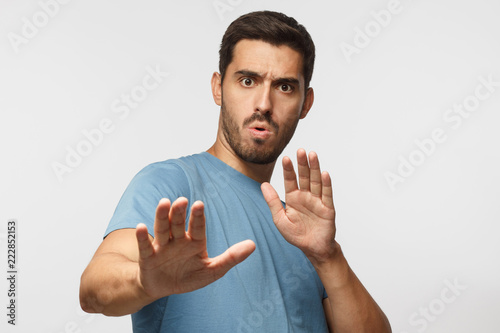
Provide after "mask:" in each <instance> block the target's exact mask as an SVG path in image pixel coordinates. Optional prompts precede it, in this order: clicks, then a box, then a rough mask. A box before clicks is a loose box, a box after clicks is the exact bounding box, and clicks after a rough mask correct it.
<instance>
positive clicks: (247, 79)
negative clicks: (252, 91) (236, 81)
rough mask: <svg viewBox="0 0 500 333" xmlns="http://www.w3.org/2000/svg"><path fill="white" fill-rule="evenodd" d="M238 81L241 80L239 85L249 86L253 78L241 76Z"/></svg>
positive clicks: (251, 84) (252, 82) (252, 83)
mask: <svg viewBox="0 0 500 333" xmlns="http://www.w3.org/2000/svg"><path fill="white" fill-rule="evenodd" d="M240 82H241V85H242V86H244V87H251V86H253V85H254V83H255V82H254V80H253V79H251V78H249V77H245V78H243V79H242V80H241V81H240Z"/></svg>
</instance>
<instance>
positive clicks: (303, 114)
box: [300, 87, 314, 119]
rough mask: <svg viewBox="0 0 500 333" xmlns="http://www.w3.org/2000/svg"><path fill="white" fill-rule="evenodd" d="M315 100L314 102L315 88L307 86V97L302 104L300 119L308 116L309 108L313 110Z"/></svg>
mask: <svg viewBox="0 0 500 333" xmlns="http://www.w3.org/2000/svg"><path fill="white" fill-rule="evenodd" d="M313 102H314V90H313V88H311V87H309V88H307V91H306V98H305V99H304V105H303V106H302V111H301V112H300V119H304V118H305V117H306V116H307V114H308V113H309V110H311V107H312V105H313Z"/></svg>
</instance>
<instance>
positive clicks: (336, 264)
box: [315, 243, 391, 333]
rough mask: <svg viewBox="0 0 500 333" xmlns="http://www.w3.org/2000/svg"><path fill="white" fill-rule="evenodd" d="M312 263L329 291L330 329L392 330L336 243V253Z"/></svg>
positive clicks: (359, 330)
mask: <svg viewBox="0 0 500 333" xmlns="http://www.w3.org/2000/svg"><path fill="white" fill-rule="evenodd" d="M315 267H316V271H317V272H318V275H319V277H320V279H321V281H322V282H323V285H324V287H325V289H326V292H327V294H328V301H329V304H330V307H331V311H332V321H331V323H332V326H333V327H331V329H332V330H333V332H335V333H344V332H356V333H359V332H377V333H378V332H380V333H386V332H391V327H390V324H389V321H388V320H387V317H386V316H385V314H384V313H383V311H382V310H381V309H380V307H379V306H378V305H377V303H376V302H375V300H374V299H373V298H372V297H371V296H370V294H369V293H368V291H367V290H366V289H365V287H364V286H363V285H362V284H361V282H360V281H359V279H358V278H357V277H356V275H355V274H354V272H353V271H352V270H351V268H350V267H349V264H348V263H347V260H346V259H345V257H344V255H343V253H342V250H341V248H340V245H339V244H338V243H337V244H336V251H335V256H334V257H333V258H332V259H331V260H329V261H326V262H322V263H316V264H315Z"/></svg>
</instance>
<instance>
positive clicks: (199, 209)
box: [188, 201, 206, 241]
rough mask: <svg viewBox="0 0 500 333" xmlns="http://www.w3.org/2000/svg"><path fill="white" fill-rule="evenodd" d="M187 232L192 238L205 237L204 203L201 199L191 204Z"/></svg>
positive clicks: (200, 238) (199, 238) (202, 238)
mask: <svg viewBox="0 0 500 333" xmlns="http://www.w3.org/2000/svg"><path fill="white" fill-rule="evenodd" d="M188 233H189V235H190V236H191V239H193V240H197V241H200V240H204V239H205V238H206V235H205V213H204V205H203V202H201V201H196V202H195V203H194V204H193V205H192V206H191V215H190V216H189V225H188Z"/></svg>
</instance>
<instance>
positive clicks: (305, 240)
mask: <svg viewBox="0 0 500 333" xmlns="http://www.w3.org/2000/svg"><path fill="white" fill-rule="evenodd" d="M297 164H298V172H299V178H298V179H299V181H298V182H297V176H296V174H295V171H294V169H293V165H292V162H291V160H290V159H289V158H288V157H285V158H283V175H284V180H285V196H286V198H285V201H286V208H283V206H282V204H281V201H280V200H279V197H278V194H277V193H276V191H275V190H274V188H273V187H272V186H271V185H270V184H269V183H264V184H262V192H263V194H264V197H265V199H266V201H267V203H268V205H269V208H270V209H271V213H272V215H273V220H274V223H275V224H276V227H277V228H278V230H279V231H280V232H281V234H282V235H283V237H284V238H285V239H286V240H287V241H288V242H289V243H291V244H293V245H295V246H297V247H298V248H299V249H301V250H302V251H303V252H304V253H305V255H306V256H307V258H308V259H309V260H310V261H311V263H312V264H313V266H314V268H315V269H316V272H317V273H318V276H319V277H320V279H321V281H322V282H323V285H324V287H325V289H326V292H327V294H328V298H327V299H326V300H325V301H324V305H325V314H326V317H327V321H328V324H329V327H330V330H332V331H333V332H335V333H343V332H368V331H369V332H381V333H382V332H384V333H385V332H391V328H390V324H389V321H388V320H387V318H386V316H385V315H384V313H383V312H382V310H381V309H380V308H379V306H378V305H377V303H375V301H374V300H373V298H372V297H371V296H370V294H369V293H368V291H367V290H366V289H365V288H364V287H363V285H362V284H361V282H360V281H359V280H358V278H357V277H356V275H355V274H354V272H353V271H352V270H351V268H350V267H349V265H348V263H347V261H346V259H345V257H344V255H343V254H342V250H341V249H340V245H339V244H338V243H337V242H336V241H335V231H336V229H335V208H334V205H333V190H332V185H331V179H330V176H329V174H328V173H327V172H323V173H321V170H320V167H319V161H318V157H317V155H316V154H315V153H310V154H309V163H308V160H307V155H306V152H305V151H304V150H303V149H300V150H299V151H298V152H297Z"/></svg>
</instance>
